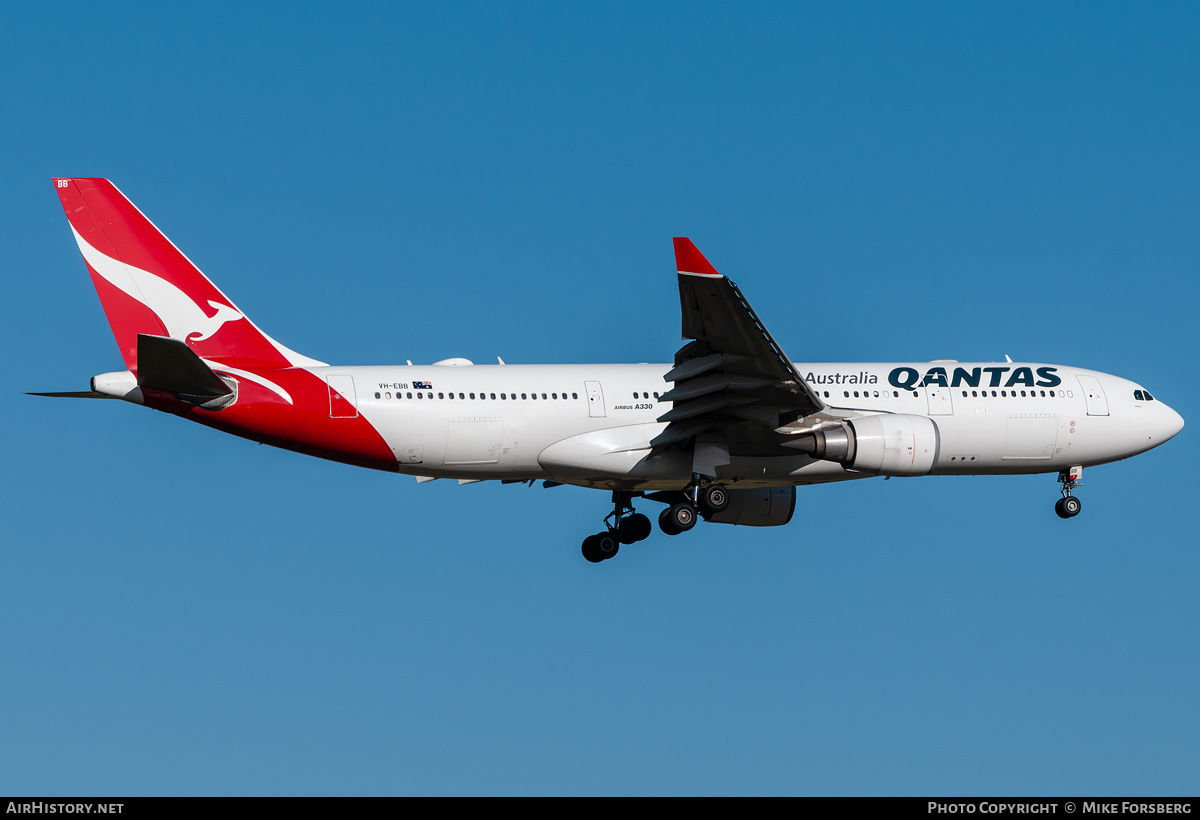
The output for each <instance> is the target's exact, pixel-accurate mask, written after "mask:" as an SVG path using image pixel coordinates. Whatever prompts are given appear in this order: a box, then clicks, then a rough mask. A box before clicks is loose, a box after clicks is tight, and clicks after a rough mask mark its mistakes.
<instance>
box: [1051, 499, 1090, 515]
mask: <svg viewBox="0 0 1200 820" xmlns="http://www.w3.org/2000/svg"><path fill="white" fill-rule="evenodd" d="M1082 507H1083V505H1082V504H1081V503H1080V502H1079V499H1078V498H1076V497H1075V496H1073V495H1067V496H1063V497H1062V498H1060V499H1058V501H1056V502H1055V503H1054V512H1055V513H1057V514H1058V517H1059V518H1074V517H1075V516H1077V515H1079V510H1080V509H1081V508H1082Z"/></svg>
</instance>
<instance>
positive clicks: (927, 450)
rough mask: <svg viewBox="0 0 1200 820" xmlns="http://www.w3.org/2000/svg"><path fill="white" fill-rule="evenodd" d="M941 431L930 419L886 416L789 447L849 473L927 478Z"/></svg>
mask: <svg viewBox="0 0 1200 820" xmlns="http://www.w3.org/2000/svg"><path fill="white" fill-rule="evenodd" d="M938 443H939V437H938V429H937V425H936V424H934V422H933V419H931V418H929V417H928V416H914V415H910V414H907V413H885V414H882V415H878V416H861V417H859V418H856V419H849V420H847V421H843V422H840V423H839V424H838V426H837V427H833V428H830V429H827V430H817V431H816V432H814V433H812V434H811V435H806V436H804V437H803V438H801V439H799V440H797V441H790V442H788V443H787V444H786V445H785V446H786V447H790V448H792V449H795V450H800V451H801V452H805V453H809V454H810V455H812V457H813V458H819V459H823V460H826V461H836V462H838V463H839V464H842V465H844V466H845V467H846V469H848V470H857V471H860V472H864V473H877V474H879V475H895V476H905V475H925V474H927V473H928V472H929V471H930V470H931V469H933V464H934V462H935V461H936V460H937V451H938Z"/></svg>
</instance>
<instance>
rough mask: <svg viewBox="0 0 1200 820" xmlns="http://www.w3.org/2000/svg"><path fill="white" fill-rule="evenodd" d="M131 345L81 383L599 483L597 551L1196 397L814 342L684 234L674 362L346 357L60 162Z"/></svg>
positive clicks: (330, 440) (1041, 443)
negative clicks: (274, 325)
mask: <svg viewBox="0 0 1200 820" xmlns="http://www.w3.org/2000/svg"><path fill="white" fill-rule="evenodd" d="M54 185H55V188H56V190H57V192H58V195H59V198H60V199H61V201H62V205H63V208H64V210H65V211H66V214H67V219H68V221H69V222H70V225H71V230H72V232H73V234H74V236H75V241H76V242H77V243H78V245H79V249H80V251H81V252H82V253H83V258H84V261H85V262H86V264H87V269H88V272H89V273H90V274H91V278H92V283H93V284H94V285H95V288H96V292H97V293H98V295H99V296H100V301H101V304H102V305H103V307H104V311H105V314H106V315H107V317H108V321H109V324H110V325H111V327H112V331H113V335H114V336H115V337H116V340H117V345H118V346H119V348H120V351H121V356H122V358H123V360H124V365H125V366H124V369H121V370H117V371H115V372H111V373H103V374H100V375H98V376H95V377H93V378H92V384H91V390H90V391H84V392H68V393H61V392H60V393H41V394H37V395H48V396H71V397H85V398H113V399H123V400H125V401H128V402H131V403H133V404H140V405H144V406H146V407H150V408H153V409H155V410H161V411H163V412H167V413H173V414H175V415H178V416H182V417H184V418H187V419H189V420H191V421H196V422H199V423H201V424H204V425H207V426H209V427H214V428H216V429H218V430H223V431H225V432H228V433H233V434H234V435H238V436H242V437H244V438H248V439H252V440H254V441H258V442H262V443H264V444H270V445H273V446H276V447H282V448H285V449H288V450H294V451H296V452H300V453H306V454H308V455H313V456H319V457H321V458H325V459H330V460H333V461H340V462H345V463H347V464H354V465H358V466H360V467H369V468H371V469H375V470H383V471H385V472H391V473H403V474H408V475H412V476H416V478H417V480H418V481H427V480H432V479H451V480H457V481H458V482H459V483H462V484H467V483H473V482H478V481H502V482H508V483H516V482H534V481H539V480H540V481H543V482H544V483H545V484H547V485H549V486H553V485H554V484H573V485H578V486H582V487H591V488H595V489H600V490H605V491H608V492H611V494H612V505H613V509H612V512H610V513H609V514H608V515H607V516H606V517H605V518H604V519H603V529H602V530H601V531H600V532H597V533H595V534H593V535H589V536H588V537H587V538H585V539H583V544H582V552H583V555H584V557H585V558H587V559H588V560H589V561H592V562H599V561H603V560H605V559H607V558H611V557H612V556H614V555H616V554H617V551H618V549H619V547H620V545H622V544H632V543H635V542H638V541H641V540H643V539H645V538H647V537H649V536H650V535H651V533H652V531H653V526H652V525H651V521H650V519H649V518H648V517H647V516H645V515H643V514H642V513H639V512H636V510H635V508H634V503H635V502H636V501H640V500H648V501H652V502H658V503H661V504H663V505H665V506H664V507H663V508H662V510H661V512H660V513H659V515H658V525H659V528H660V529H661V530H662V531H663V532H665V533H667V534H669V535H678V534H680V533H683V532H685V531H687V530H690V529H691V528H692V527H693V526H694V525H695V524H696V522H697V520H699V519H704V520H705V521H707V522H709V523H717V524H741V525H749V526H765V527H769V526H779V525H783V524H786V523H788V521H789V520H790V519H791V517H792V513H793V512H794V510H795V506H796V487H797V486H802V485H807V484H818V483H824V482H830V481H844V480H847V479H855V478H871V477H876V476H922V475H996V474H1005V475H1016V474H1028V473H1055V474H1057V476H1058V481H1059V483H1060V484H1061V491H1060V496H1061V497H1060V498H1059V499H1058V501H1057V503H1056V504H1055V512H1056V513H1057V514H1058V515H1059V516H1060V517H1061V518H1071V517H1073V516H1075V515H1077V514H1078V513H1079V511H1080V501H1079V498H1078V497H1077V496H1076V495H1075V494H1074V492H1073V491H1074V490H1075V489H1076V488H1077V487H1078V484H1079V480H1080V475H1081V474H1082V471H1083V468H1084V467H1091V466H1095V465H1099V464H1105V463H1108V462H1113V461H1119V460H1121V459H1124V458H1129V457H1130V456H1133V455H1137V454H1138V453H1142V452H1145V451H1147V450H1149V449H1151V448H1153V447H1157V446H1158V445H1160V444H1162V443H1163V442H1165V441H1167V440H1168V439H1170V438H1171V437H1172V436H1174V435H1175V434H1176V433H1178V432H1179V431H1180V430H1181V429H1182V428H1183V419H1182V418H1181V417H1180V416H1179V414H1178V413H1176V412H1175V411H1174V410H1172V409H1171V408H1170V407H1168V406H1167V405H1166V404H1164V403H1163V402H1161V401H1159V400H1157V399H1156V398H1155V397H1154V396H1153V395H1151V393H1150V391H1148V390H1147V389H1146V388H1145V387H1143V386H1142V385H1141V384H1138V383H1136V382H1132V381H1129V380H1127V379H1123V378H1119V377H1117V376H1111V375H1109V374H1106V373H1099V372H1096V371H1092V370H1084V369H1080V368H1075V367H1066V366H1063V365H1055V364H1041V363H1032V362H1012V361H1006V362H1003V363H993V362H980V363H974V362H971V363H964V362H956V361H934V362H889V363H882V364H881V363H844V364H801V363H795V362H793V361H792V360H791V359H789V358H788V357H787V356H785V355H784V353H783V350H782V349H781V348H780V346H779V344H778V343H776V341H775V339H774V337H773V336H772V335H771V333H770V332H769V331H768V330H767V328H766V327H764V326H763V324H762V322H761V321H759V318H758V316H757V315H756V314H755V312H754V310H753V309H752V308H751V307H750V303H749V302H748V301H747V300H746V298H745V297H744V296H743V295H742V292H741V291H740V290H739V289H738V287H737V286H736V285H735V284H734V283H733V282H732V281H730V280H729V279H728V278H726V277H725V276H723V275H721V274H720V273H718V272H717V270H716V269H715V268H714V267H713V266H712V265H711V264H710V263H709V262H708V260H707V259H706V258H705V257H704V256H703V255H702V254H701V253H700V251H698V250H697V249H696V247H695V246H694V245H693V244H692V242H691V241H690V240H689V239H686V238H682V237H679V238H676V239H675V261H676V268H677V271H678V276H679V296H680V305H681V308H682V314H683V338H684V339H686V340H689V341H688V342H687V343H686V344H685V345H684V346H683V347H682V348H681V349H680V350H679V351H678V352H676V354H675V359H674V362H673V363H671V364H594V365H554V364H546V365H506V364H503V363H500V364H495V365H477V364H473V363H471V362H469V361H467V360H465V359H446V360H444V361H440V362H435V363H433V364H431V365H412V364H407V365H400V366H394V367H377V366H370V367H363V366H358V367H346V366H337V365H328V364H325V363H324V362H320V361H317V360H316V359H310V358H308V357H307V356H303V355H300V354H299V353H296V352H295V351H293V350H290V349H289V348H287V347H284V346H283V345H282V344H280V343H279V342H276V341H275V340H274V339H272V338H271V337H270V336H268V335H267V334H265V333H264V332H262V331H261V330H260V329H259V328H258V327H257V326H256V325H255V324H254V323H253V322H252V321H251V320H250V319H249V318H248V317H247V316H246V315H245V314H243V313H242V312H241V311H240V310H239V309H238V308H237V306H236V305H235V304H234V302H233V301H232V300H231V299H229V297H227V296H226V295H225V294H224V293H222V292H221V291H220V290H218V289H217V287H216V286H215V285H213V283H212V282H210V281H209V280H208V278H207V277H206V276H205V275H204V274H203V273H201V272H200V270H199V269H198V268H197V267H196V266H195V265H193V264H192V263H191V261H189V260H188V258H187V257H186V256H184V255H183V253H181V252H180V251H179V249H178V248H176V247H175V246H174V245H173V244H172V243H171V241H170V240H169V239H167V238H166V237H165V236H164V235H163V234H162V233H161V232H160V231H159V230H158V229H157V228H156V227H155V226H154V225H153V224H152V223H151V222H150V221H149V220H148V219H147V218H146V217H145V216H143V215H142V213H141V212H140V211H139V210H138V209H137V208H136V207H135V206H134V205H133V204H132V203H131V202H130V201H129V200H128V199H127V198H126V197H125V196H124V195H123V194H122V193H121V192H120V191H119V190H117V188H116V186H114V185H113V184H112V183H111V182H109V181H108V180H104V179H85V178H70V179H55V180H54Z"/></svg>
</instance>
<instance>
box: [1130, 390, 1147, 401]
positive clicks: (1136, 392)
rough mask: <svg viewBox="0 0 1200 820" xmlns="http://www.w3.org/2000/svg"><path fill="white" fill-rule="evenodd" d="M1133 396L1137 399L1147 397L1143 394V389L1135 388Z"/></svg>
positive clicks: (1143, 399)
mask: <svg viewBox="0 0 1200 820" xmlns="http://www.w3.org/2000/svg"><path fill="white" fill-rule="evenodd" d="M1133 397H1134V398H1135V399H1137V400H1138V401H1145V398H1144V397H1143V396H1142V391H1141V390H1134V391H1133Z"/></svg>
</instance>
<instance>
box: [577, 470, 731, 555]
mask: <svg viewBox="0 0 1200 820" xmlns="http://www.w3.org/2000/svg"><path fill="white" fill-rule="evenodd" d="M703 480H704V479H702V478H701V477H700V476H695V477H694V479H693V482H692V484H691V485H690V486H689V487H688V488H687V489H686V490H672V491H669V492H666V491H664V492H659V493H653V494H651V495H650V496H649V498H651V499H652V500H654V501H659V502H663V503H666V504H667V508H666V509H665V510H663V511H662V512H661V513H660V514H659V516H658V526H659V529H661V530H662V531H663V532H665V533H666V534H667V535H679V534H680V533H683V532H687V531H688V530H690V529H691V528H692V527H694V526H696V520H697V519H699V518H701V517H703V518H710V517H712V516H714V515H717V514H719V513H721V512H722V511H724V510H725V508H726V507H728V506H729V489H728V488H726V487H724V486H722V485H720V484H703V483H701V482H702V481H703ZM640 495H642V494H641V493H640V492H631V491H628V490H613V494H612V497H613V511H612V512H610V513H609V514H608V515H606V516H605V517H604V526H605V528H606V529H605V531H604V532H599V533H596V534H595V535H589V536H588V537H587V538H585V539H583V547H582V552H583V557H584V558H586V559H587V560H589V561H591V562H592V563H593V564H598V563H600V562H601V561H605V560H607V559H609V558H612V557H613V556H614V555H616V554H617V551H618V550H619V549H620V548H621V545H622V544H633V543H636V542H638V541H643V540H645V539H647V538H649V537H650V533H651V532H653V530H654V527H652V526H651V524H650V519H649V518H647V517H646V516H644V515H642V514H641V513H639V512H634V509H633V499H634V497H636V496H640Z"/></svg>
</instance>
